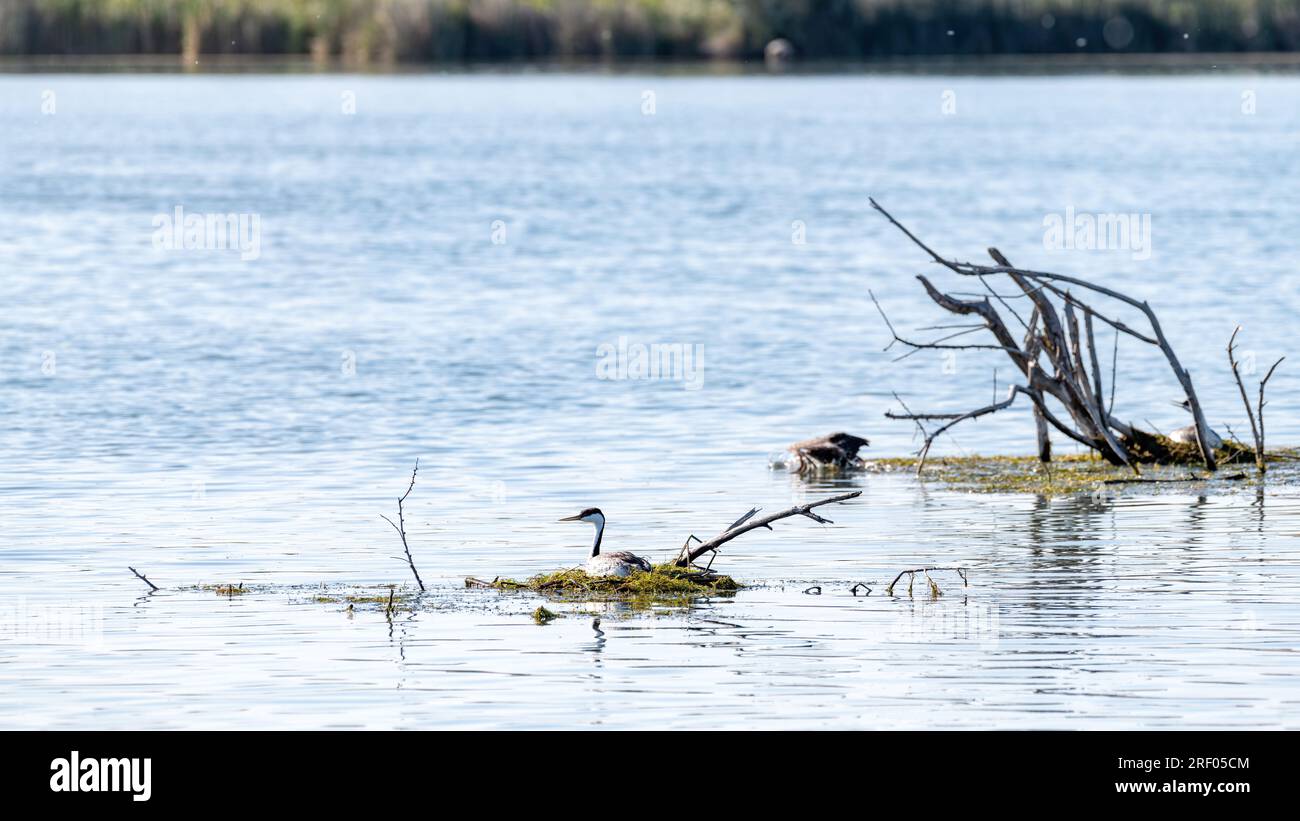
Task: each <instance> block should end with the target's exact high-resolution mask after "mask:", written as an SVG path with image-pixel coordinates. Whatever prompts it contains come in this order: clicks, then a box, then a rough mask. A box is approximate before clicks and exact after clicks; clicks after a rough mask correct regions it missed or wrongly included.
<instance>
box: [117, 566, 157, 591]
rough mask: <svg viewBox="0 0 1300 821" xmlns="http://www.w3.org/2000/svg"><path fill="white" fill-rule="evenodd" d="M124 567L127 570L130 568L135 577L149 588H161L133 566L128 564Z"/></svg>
mask: <svg viewBox="0 0 1300 821" xmlns="http://www.w3.org/2000/svg"><path fill="white" fill-rule="evenodd" d="M126 569H127V570H130V571H131V572H132V573H134V574H135V577H136V578H137V579H139V580H140V581H142V582H144V583H145V584H147V585H149V589H151V590H159V589H161V588H159V587H158V585H156V584H154V583H153V582H151V581H149V580H148V579H146V578H145V576H144V574H143V573H141V572H140V571H139V570H136V569H135V568H134V567H130V566H128V567H127V568H126Z"/></svg>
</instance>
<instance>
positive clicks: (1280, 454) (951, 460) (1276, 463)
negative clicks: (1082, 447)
mask: <svg viewBox="0 0 1300 821" xmlns="http://www.w3.org/2000/svg"><path fill="white" fill-rule="evenodd" d="M1189 447H1195V446H1194V445H1191V446H1189ZM1243 454H1244V455H1243ZM1218 456H1219V465H1220V467H1221V468H1226V467H1229V466H1236V465H1241V466H1243V467H1244V466H1245V465H1253V460H1254V456H1253V454H1252V452H1250V451H1249V450H1248V449H1242V448H1241V446H1240V445H1235V443H1229V446H1228V447H1225V448H1222V449H1220V450H1219V451H1218ZM1297 458H1300V450H1297V449H1294V448H1288V449H1278V450H1275V451H1270V452H1269V464H1270V467H1271V468H1274V467H1275V469H1270V472H1269V474H1268V481H1269V483H1270V484H1273V483H1286V482H1300V473H1297V470H1296V465H1297V463H1296V459H1297ZM1243 459H1244V461H1243ZM1194 468H1195V466H1194V465H1187V464H1182V465H1143V466H1142V476H1141V477H1140V478H1143V479H1158V480H1162V481H1169V480H1188V481H1187V482H1186V484H1188V485H1191V484H1193V483H1194V482H1210V483H1217V484H1219V485H1223V486H1232V487H1240V486H1242V485H1243V484H1251V483H1254V482H1258V481H1259V479H1258V476H1257V474H1255V473H1254V471H1253V470H1249V469H1247V470H1246V471H1245V473H1246V476H1245V479H1244V481H1231V482H1229V481H1228V480H1229V479H1230V478H1232V477H1235V476H1237V472H1236V471H1235V470H1220V471H1219V472H1218V473H1217V474H1207V473H1205V472H1204V471H1203V470H1201V471H1196V472H1195V473H1193V472H1192V471H1193V470H1194ZM865 469H866V470H867V471H868V472H877V473H914V472H915V470H916V460H915V459H913V458H911V457H902V458H898V457H895V458H883V459H873V460H870V461H869V462H867V463H866V465H865ZM920 478H921V479H922V480H923V481H927V482H928V481H938V482H941V483H943V484H945V485H949V486H951V487H952V488H954V489H957V490H964V491H970V492H974V493H1035V494H1040V495H1043V496H1063V495H1068V494H1075V493H1091V492H1095V491H1097V490H1100V489H1102V488H1111V489H1116V488H1117V487H1120V486H1127V487H1132V486H1134V485H1136V486H1137V487H1143V486H1144V485H1142V484H1141V483H1134V484H1126V485H1117V484H1115V483H1116V481H1117V480H1123V481H1125V482H1128V481H1131V480H1134V479H1138V478H1139V477H1137V476H1135V475H1134V473H1133V471H1132V470H1129V469H1128V468H1125V467H1117V466H1115V465H1112V464H1110V463H1109V462H1106V461H1105V460H1104V459H1101V458H1100V457H1098V456H1095V455H1093V454H1070V455H1064V456H1057V457H1055V458H1054V459H1053V461H1052V462H1050V463H1048V464H1047V465H1043V464H1042V463H1041V462H1039V461H1038V457H1036V456H947V457H932V458H931V459H930V460H929V461H928V462H927V463H926V467H925V470H924V471H923V472H922V473H921V476H920ZM1108 482H1110V483H1111V484H1107V483H1108ZM1178 484H1181V482H1174V483H1170V484H1164V485H1150V487H1164V488H1171V487H1177V486H1178Z"/></svg>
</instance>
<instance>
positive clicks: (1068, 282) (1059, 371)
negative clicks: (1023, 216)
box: [870, 199, 1216, 473]
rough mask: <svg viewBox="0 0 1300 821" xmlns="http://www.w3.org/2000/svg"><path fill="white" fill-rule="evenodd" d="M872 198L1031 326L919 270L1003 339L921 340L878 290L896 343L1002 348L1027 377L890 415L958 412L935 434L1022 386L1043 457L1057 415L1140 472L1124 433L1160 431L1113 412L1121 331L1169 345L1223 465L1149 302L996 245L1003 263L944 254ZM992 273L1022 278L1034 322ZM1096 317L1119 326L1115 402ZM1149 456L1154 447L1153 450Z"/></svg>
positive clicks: (1204, 451) (1200, 432) (954, 306)
mask: <svg viewBox="0 0 1300 821" xmlns="http://www.w3.org/2000/svg"><path fill="white" fill-rule="evenodd" d="M870 202H871V206H872V208H874V209H875V210H877V211H879V212H880V213H881V214H882V215H883V216H884V217H885V219H887V220H888V221H889V222H890V223H891V224H892V225H893V226H894V227H896V228H897V229H898V230H899V231H901V232H902V233H903V234H904V235H905V236H906V237H907V238H908V239H910V240H911V241H912V242H913V243H915V244H916V245H917V246H918V247H919V248H921V249H922V250H923V251H924V252H925V253H926V254H928V255H929V256H930V258H931V259H932V260H933V261H934V262H936V263H938V264H940V265H942V266H944V267H945V268H947V269H948V270H950V271H952V272H954V273H956V274H959V275H961V276H973V277H977V278H978V279H979V280H980V282H981V284H983V285H984V287H985V289H986V290H987V291H988V292H989V294H990V295H991V296H993V297H994V298H995V299H997V301H998V302H999V303H1000V304H1001V305H1002V307H1003V308H1004V309H1006V310H1008V311H1011V313H1012V314H1013V315H1014V316H1015V317H1016V319H1017V320H1018V321H1020V323H1021V325H1022V326H1024V328H1025V331H1026V333H1025V337H1024V339H1023V341H1022V340H1017V339H1015V338H1014V337H1013V336H1012V335H1011V334H1010V332H1009V331H1008V329H1007V326H1006V323H1005V322H1004V321H1003V320H1002V317H1001V316H1000V315H999V314H998V310H997V308H996V307H994V305H993V303H992V302H990V301H989V299H988V297H983V298H980V299H978V300H969V299H967V300H963V299H958V298H957V297H955V296H953V295H951V294H946V293H943V292H942V291H940V290H939V289H938V288H936V287H935V286H934V285H933V284H931V283H930V281H929V280H928V279H926V278H925V277H923V276H919V277H917V278H918V280H920V282H921V284H922V286H923V287H924V288H925V291H926V294H927V295H928V296H929V297H930V298H931V300H933V301H934V302H935V304H937V305H938V306H939V307H941V308H943V309H944V310H946V311H949V312H951V313H954V314H958V315H976V316H978V317H980V318H981V319H983V320H984V326H985V328H986V329H987V330H988V331H989V333H990V334H991V335H992V336H993V341H994V342H995V343H996V344H992V345H974V344H971V345H965V344H963V345H953V344H945V343H944V340H936V341H934V342H916V341H913V340H908V339H905V338H903V337H901V336H900V335H899V334H898V333H897V331H895V329H894V327H893V325H892V324H890V322H889V319H888V317H887V316H886V315H885V313H884V310H883V308H881V306H880V303H879V302H878V301H877V300H876V299H875V296H874V294H873V295H872V301H873V302H876V308H877V310H879V311H880V314H881V316H882V317H883V318H884V319H885V323H886V325H888V326H889V330H890V333H891V334H892V335H893V337H894V342H891V343H890V345H891V346H892V345H893V344H894V343H895V342H897V343H901V344H903V345H907V346H908V347H910V348H911V349H912V350H911V351H909V355H910V353H915V352H916V351H918V350H923V349H934V348H942V349H951V348H958V347H960V348H982V349H986V350H1002V351H1004V352H1005V353H1006V354H1007V356H1008V357H1009V358H1010V359H1011V361H1012V362H1013V363H1014V364H1015V366H1016V368H1017V370H1018V371H1019V372H1020V373H1021V374H1022V375H1023V376H1024V377H1025V383H1024V384H1021V385H1017V386H1015V388H1014V389H1013V390H1012V392H1011V393H1009V394H1008V395H1007V398H1006V399H1005V400H1003V401H1001V402H996V401H995V402H994V403H993V404H991V405H987V406H985V407H983V408H978V409H976V410H974V411H970V412H967V413H961V414H934V415H928V416H927V415H924V414H912V413H910V412H909V413H907V414H905V415H903V414H892V413H891V414H886V415H887V416H889V417H890V418H895V419H898V418H902V419H911V420H913V421H917V420H920V419H925V418H930V419H938V418H942V419H947V420H951V421H950V422H949V424H948V425H945V426H944V427H943V428H942V429H941V430H940V431H938V432H936V434H935V435H937V433H941V432H942V431H943V430H946V429H947V428H950V427H951V426H952V425H953V424H956V423H958V422H961V421H963V420H966V419H974V418H978V417H980V416H983V415H986V414H989V413H995V412H997V411H999V410H1002V409H1003V408H1005V407H1008V406H1010V404H1011V402H1012V400H1014V398H1015V394H1016V393H1024V394H1025V395H1026V396H1028V397H1029V398H1030V399H1031V401H1032V402H1033V413H1034V419H1035V427H1036V429H1037V435H1038V445H1039V447H1038V452H1039V459H1040V460H1041V461H1043V462H1047V461H1050V459H1051V444H1050V441H1049V440H1048V438H1047V426H1048V425H1049V424H1050V425H1051V426H1052V427H1054V428H1056V429H1057V430H1059V431H1061V432H1062V433H1064V434H1065V435H1066V436H1068V437H1070V438H1071V439H1074V440H1075V441H1078V442H1081V443H1083V444H1085V445H1087V446H1088V447H1090V448H1092V449H1094V450H1096V451H1098V452H1099V453H1101V455H1102V456H1104V457H1105V458H1106V459H1107V460H1108V461H1110V462H1112V463H1114V464H1117V465H1128V466H1129V467H1130V468H1132V469H1133V470H1134V472H1135V473H1136V472H1138V467H1137V461H1136V460H1135V459H1133V458H1131V456H1130V453H1129V447H1130V446H1131V445H1132V443H1131V442H1127V441H1126V440H1131V439H1139V440H1142V441H1143V442H1146V441H1154V439H1155V437H1152V436H1151V435H1150V434H1145V433H1144V432H1141V431H1137V430H1135V429H1134V428H1132V426H1131V425H1128V424H1126V423H1124V422H1122V421H1120V420H1118V419H1116V418H1115V417H1114V415H1113V413H1112V409H1113V407H1114V391H1115V374H1116V370H1117V363H1118V355H1119V354H1118V352H1119V347H1118V339H1119V334H1121V333H1122V334H1127V335H1129V336H1132V337H1134V338H1135V339H1138V340H1141V341H1142V342H1144V343H1147V344H1149V345H1153V346H1155V347H1157V348H1159V349H1160V351H1161V352H1162V353H1163V355H1164V357H1165V359H1166V361H1167V362H1168V364H1169V367H1170V369H1171V370H1172V371H1173V372H1174V376H1175V377H1176V378H1177V379H1178V381H1179V383H1180V384H1181V385H1182V388H1183V392H1184V393H1185V395H1186V397H1187V405H1188V408H1189V410H1191V412H1192V416H1193V418H1194V419H1195V421H1196V438H1197V443H1198V447H1199V449H1200V455H1201V458H1202V460H1203V461H1204V462H1205V466H1206V467H1207V468H1208V469H1210V470H1214V469H1215V467H1216V465H1215V455H1214V451H1213V449H1212V448H1211V447H1210V446H1209V440H1208V433H1209V426H1208V425H1207V424H1206V421H1205V416H1204V414H1203V413H1202V411H1201V406H1200V403H1199V401H1198V400H1197V398H1196V391H1195V389H1194V387H1193V386H1192V381H1191V376H1190V375H1189V374H1188V372H1187V370H1186V369H1185V368H1183V366H1182V364H1181V363H1180V362H1179V360H1178V357H1177V356H1176V355H1175V353H1174V351H1173V348H1172V347H1171V346H1170V344H1169V341H1168V339H1167V338H1166V337H1165V335H1164V331H1163V329H1162V328H1161V326H1160V321H1159V319H1157V317H1156V315H1155V312H1154V311H1153V310H1152V309H1151V306H1150V305H1148V304H1147V303H1146V302H1144V301H1141V300H1137V299H1134V298H1133V297H1130V296H1127V295H1126V294H1123V293H1120V292H1118V291H1115V290H1113V289H1111V288H1107V287H1105V286H1102V285H1097V284H1096V283H1093V282H1089V281H1087V280H1084V279H1080V278H1078V277H1071V276H1066V275H1063V274H1055V273H1050V272H1046V271H1033V270H1029V269H1024V268H1017V267H1015V266H1013V265H1012V264H1011V263H1010V261H1008V260H1007V258H1006V257H1005V256H1003V255H1002V253H1001V252H1000V251H998V250H997V249H996V248H989V249H988V252H989V255H990V256H991V257H992V258H993V261H994V262H995V263H997V264H996V265H978V264H975V263H971V262H958V261H955V260H947V259H944V258H943V257H941V256H939V254H938V253H937V252H935V251H934V250H933V249H932V248H930V247H929V246H928V245H926V244H925V243H924V242H922V241H921V240H920V239H919V238H918V237H917V236H916V235H915V234H913V233H912V232H911V231H910V230H908V229H907V227H905V226H904V225H903V224H902V223H900V222H899V221H898V220H896V219H895V218H894V217H893V215H892V214H890V213H889V212H888V211H886V210H885V209H884V208H882V207H881V206H880V204H879V203H877V202H876V201H875V200H874V199H871V200H870ZM994 276H1005V277H1007V278H1008V279H1010V280H1011V282H1012V283H1013V284H1014V285H1015V286H1016V287H1017V288H1019V290H1020V292H1021V293H1020V296H1023V297H1024V298H1026V299H1028V300H1029V301H1030V303H1031V304H1032V305H1033V314H1032V315H1031V317H1030V320H1029V321H1028V322H1025V321H1024V320H1023V319H1021V317H1020V316H1019V315H1018V314H1015V312H1014V311H1013V310H1012V309H1011V306H1010V304H1009V303H1008V302H1007V299H1008V298H1009V297H1004V296H1003V295H1001V294H1000V293H999V292H998V290H997V289H995V288H993V287H991V286H990V285H989V283H988V281H987V280H988V279H989V278H991V277H994ZM1072 288H1073V289H1078V290H1079V291H1083V292H1086V293H1088V294H1092V295H1095V296H1100V297H1105V298H1108V299H1113V300H1115V301H1117V302H1120V303H1122V304H1123V305H1126V306H1128V307H1131V308H1134V309H1136V310H1138V311H1140V312H1141V313H1142V315H1143V316H1144V317H1145V318H1146V320H1147V323H1148V324H1149V325H1150V331H1149V333H1147V332H1143V331H1139V330H1137V329H1134V328H1132V327H1130V326H1129V325H1127V324H1125V323H1124V322H1122V321H1120V320H1119V319H1116V318H1113V317H1111V316H1108V315H1107V314H1106V313H1104V312H1103V311H1101V310H1099V309H1098V308H1097V307H1096V306H1095V305H1093V304H1092V303H1091V302H1089V301H1087V300H1085V299H1083V298H1081V297H1080V296H1079V295H1078V294H1077V293H1072V292H1071V289H1072ZM1058 305H1059V308H1058ZM1077 312H1082V314H1083V322H1082V327H1080V323H1079V320H1078V317H1077ZM1097 321H1099V322H1103V323H1105V324H1107V325H1110V326H1111V327H1112V328H1114V329H1115V331H1116V345H1115V351H1114V353H1113V356H1112V365H1111V386H1110V388H1111V396H1110V403H1109V407H1108V403H1107V402H1106V398H1105V392H1104V382H1103V379H1102V370H1101V357H1100V354H1099V350H1098V346H1097V338H1096V331H1095V328H1094V325H1095V322H1097ZM948 338H950V337H946V338H945V340H946V339H948ZM1085 348H1086V352H1085ZM1048 397H1050V398H1052V399H1055V400H1056V402H1058V403H1060V405H1061V407H1063V408H1064V409H1065V411H1066V412H1067V414H1068V422H1067V421H1066V420H1062V419H1060V418H1057V417H1056V416H1055V415H1053V414H1052V412H1051V410H1050V409H1049V408H1048V406H1047V402H1046V400H1047V398H1048ZM930 441H933V440H930ZM928 444H929V443H927V445H928ZM927 452H928V447H923V448H922V449H921V453H920V460H919V461H920V463H921V464H922V465H923V464H924V460H925V455H926V453H927ZM1144 453H1145V451H1144ZM1144 458H1151V457H1150V455H1145V456H1144Z"/></svg>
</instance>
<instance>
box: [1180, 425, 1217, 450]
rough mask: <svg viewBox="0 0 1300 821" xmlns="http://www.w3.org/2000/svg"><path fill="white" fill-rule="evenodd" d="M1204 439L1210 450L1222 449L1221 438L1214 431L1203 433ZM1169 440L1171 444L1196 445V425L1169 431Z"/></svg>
mask: <svg viewBox="0 0 1300 821" xmlns="http://www.w3.org/2000/svg"><path fill="white" fill-rule="evenodd" d="M1205 438H1206V440H1208V441H1207V442H1206V444H1207V445H1209V446H1210V449H1211V450H1218V449H1219V448H1221V447H1223V437H1222V436H1220V435H1219V434H1217V433H1215V432H1214V431H1212V430H1207V431H1206V432H1205ZM1169 440H1170V441H1171V442H1180V443H1182V444H1187V445H1194V444H1196V425H1188V426H1187V427H1185V428H1179V429H1178V430H1175V431H1170V433H1169Z"/></svg>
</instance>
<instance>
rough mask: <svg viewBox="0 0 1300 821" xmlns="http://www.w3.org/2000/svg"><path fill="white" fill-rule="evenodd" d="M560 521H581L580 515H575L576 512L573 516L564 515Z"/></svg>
mask: <svg viewBox="0 0 1300 821" xmlns="http://www.w3.org/2000/svg"><path fill="white" fill-rule="evenodd" d="M560 521H561V522H581V521H582V517H581V516H579V515H576V514H575V515H573V516H565V517H564V518H563V519H560Z"/></svg>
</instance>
